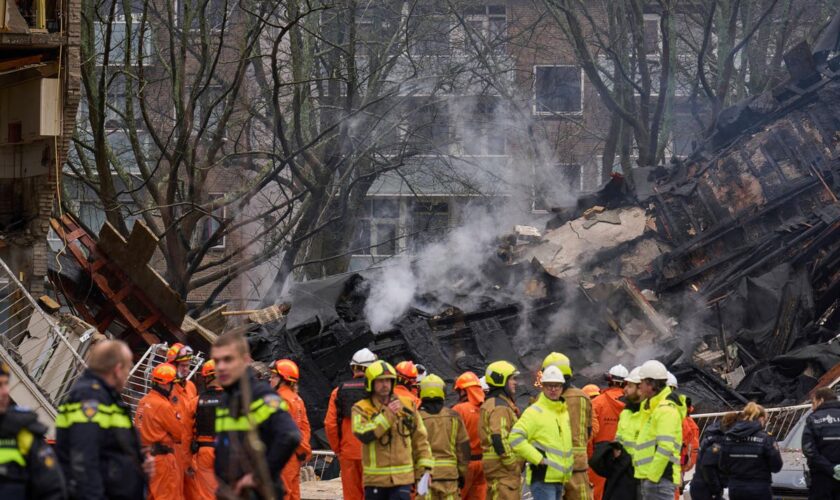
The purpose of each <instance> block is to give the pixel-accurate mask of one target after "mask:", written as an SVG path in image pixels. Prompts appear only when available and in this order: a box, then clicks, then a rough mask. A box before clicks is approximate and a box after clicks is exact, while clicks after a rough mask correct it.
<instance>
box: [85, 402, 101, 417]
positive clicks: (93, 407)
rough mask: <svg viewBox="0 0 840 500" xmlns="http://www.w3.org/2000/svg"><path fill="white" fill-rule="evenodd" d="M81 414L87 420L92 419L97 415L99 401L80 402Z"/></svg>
mask: <svg viewBox="0 0 840 500" xmlns="http://www.w3.org/2000/svg"><path fill="white" fill-rule="evenodd" d="M82 413H83V414H84V416H86V417H87V418H88V420H90V419H92V418H93V417H94V416H95V415H96V414H97V413H99V401H97V400H95V399H88V400H85V401H82Z"/></svg>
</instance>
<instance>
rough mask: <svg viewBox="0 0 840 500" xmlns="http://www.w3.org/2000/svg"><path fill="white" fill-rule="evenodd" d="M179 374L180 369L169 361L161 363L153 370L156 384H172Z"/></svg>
mask: <svg viewBox="0 0 840 500" xmlns="http://www.w3.org/2000/svg"><path fill="white" fill-rule="evenodd" d="M177 376H178V370H177V369H175V367H174V366H173V365H171V364H169V363H161V364H159V365H157V366H156V367H155V368H154V370H152V382H154V383H156V384H161V385H166V384H171V383H172V382H173V381H174V380H175V377H177Z"/></svg>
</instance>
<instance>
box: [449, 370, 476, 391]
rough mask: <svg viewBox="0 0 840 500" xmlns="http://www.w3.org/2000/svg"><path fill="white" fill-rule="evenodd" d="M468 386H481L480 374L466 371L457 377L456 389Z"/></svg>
mask: <svg viewBox="0 0 840 500" xmlns="http://www.w3.org/2000/svg"><path fill="white" fill-rule="evenodd" d="M467 387H481V381H480V380H478V375H476V374H475V373H473V372H464V373H462V374H461V375H459V376H458V378H456V379H455V388H456V389H466V388H467Z"/></svg>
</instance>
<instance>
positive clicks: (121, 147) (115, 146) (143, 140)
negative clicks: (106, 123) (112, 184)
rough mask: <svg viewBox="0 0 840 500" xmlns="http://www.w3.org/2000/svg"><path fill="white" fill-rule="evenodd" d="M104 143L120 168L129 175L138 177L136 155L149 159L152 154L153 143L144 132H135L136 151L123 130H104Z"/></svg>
mask: <svg viewBox="0 0 840 500" xmlns="http://www.w3.org/2000/svg"><path fill="white" fill-rule="evenodd" d="M105 142H107V143H108V147H109V148H111V153H113V155H114V157H115V158H116V160H117V161H118V162H119V164H120V167H121V168H123V169H124V170H125V171H126V172H127V173H129V174H134V175H140V170H139V169H138V168H137V156H138V155H139V156H141V157H143V158H146V159H149V158H151V156H152V154H153V152H154V141H152V137H151V136H150V135H149V133H148V132H146V131H144V130H137V150H135V149H134V147H133V146H132V144H131V139H130V137H129V135H128V132H127V131H126V130H124V129H109V130H106V131H105Z"/></svg>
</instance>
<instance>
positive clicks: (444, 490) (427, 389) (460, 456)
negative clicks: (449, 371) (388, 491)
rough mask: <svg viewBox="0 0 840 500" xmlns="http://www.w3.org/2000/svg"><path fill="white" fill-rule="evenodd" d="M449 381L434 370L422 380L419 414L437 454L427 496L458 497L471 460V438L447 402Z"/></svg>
mask: <svg viewBox="0 0 840 500" xmlns="http://www.w3.org/2000/svg"><path fill="white" fill-rule="evenodd" d="M445 387H446V384H445V383H444V381H443V379H442V378H440V377H438V376H437V375H434V374H427V375H426V376H425V377H423V380H422V381H420V416H421V417H422V419H423V425H425V426H426V432H427V433H428V435H429V447H430V448H431V449H432V455H433V457H434V463H435V466H434V469H433V471H432V477H433V478H434V479H433V480H432V484H431V487H430V488H429V493H428V494H427V495H425V497H423V498H424V499H426V500H456V498H458V497H460V496H461V495H460V493H459V491H458V489H459V485H463V484H464V481H465V478H466V476H467V467H468V466H469V463H470V438H469V436H468V435H467V429H466V427H464V422H463V421H462V420H461V416H460V415H458V413H457V412H456V411H455V410H452V409H449V408H447V407H445V406H444V402H443V400H444V398H446V391H445Z"/></svg>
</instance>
